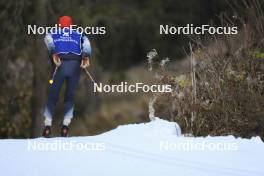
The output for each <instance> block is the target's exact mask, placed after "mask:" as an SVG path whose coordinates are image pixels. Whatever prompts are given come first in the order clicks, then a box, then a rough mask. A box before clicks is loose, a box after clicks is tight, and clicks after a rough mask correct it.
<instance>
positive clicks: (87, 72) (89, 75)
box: [84, 68, 102, 92]
mask: <svg viewBox="0 0 264 176" xmlns="http://www.w3.org/2000/svg"><path fill="white" fill-rule="evenodd" d="M84 70H85V73H86V74H87V75H88V77H89V78H90V79H91V81H92V82H93V84H94V85H95V86H96V89H97V91H98V92H102V90H101V89H100V87H98V86H97V83H96V82H95V81H94V79H93V77H92V75H91V74H90V73H89V71H88V70H87V69H86V68H85V69H84Z"/></svg>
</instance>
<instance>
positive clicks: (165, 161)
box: [97, 140, 264, 176]
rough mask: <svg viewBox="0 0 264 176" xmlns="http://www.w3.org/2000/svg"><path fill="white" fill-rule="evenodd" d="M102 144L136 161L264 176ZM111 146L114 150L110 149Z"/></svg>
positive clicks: (247, 175)
mask: <svg viewBox="0 0 264 176" xmlns="http://www.w3.org/2000/svg"><path fill="white" fill-rule="evenodd" d="M97 142H98V140H97ZM100 142H104V143H106V144H107V146H108V147H106V151H110V152H113V153H119V154H121V155H124V154H125V155H129V156H131V157H133V158H135V159H137V158H138V157H141V158H144V159H145V160H148V161H151V162H153V160H155V161H156V162H159V163H161V164H163V165H164V164H170V165H173V166H175V164H176V165H178V166H183V167H186V168H188V169H189V168H190V167H191V168H192V169H193V170H199V171H203V172H205V173H208V170H211V171H215V172H216V173H218V174H219V175H221V174H225V175H226V174H232V175H237V176H242V175H246V176H249V175H250V176H253V175H254V176H263V175H264V172H258V171H250V170H245V169H237V168H235V169H234V168H229V167H225V166H218V165H214V164H208V163H203V162H195V161H189V160H184V159H182V158H177V157H171V156H163V155H159V154H156V153H151V152H146V151H141V150H138V149H134V148H130V147H126V146H122V145H118V144H114V143H111V142H108V141H100ZM109 146H110V148H112V149H110V148H109ZM116 149H117V150H116ZM118 149H120V150H118Z"/></svg>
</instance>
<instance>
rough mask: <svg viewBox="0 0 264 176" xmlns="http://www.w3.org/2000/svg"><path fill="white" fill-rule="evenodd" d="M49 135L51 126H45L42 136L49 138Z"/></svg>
mask: <svg viewBox="0 0 264 176" xmlns="http://www.w3.org/2000/svg"><path fill="white" fill-rule="evenodd" d="M50 135H51V126H45V128H44V129H43V132H42V136H43V137H45V138H49V137H50Z"/></svg>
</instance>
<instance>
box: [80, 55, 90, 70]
mask: <svg viewBox="0 0 264 176" xmlns="http://www.w3.org/2000/svg"><path fill="white" fill-rule="evenodd" d="M89 65H90V61H89V57H84V58H83V59H82V63H81V68H83V69H85V68H87V67H88V66H89Z"/></svg>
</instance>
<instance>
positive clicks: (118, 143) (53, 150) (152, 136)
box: [0, 118, 264, 176]
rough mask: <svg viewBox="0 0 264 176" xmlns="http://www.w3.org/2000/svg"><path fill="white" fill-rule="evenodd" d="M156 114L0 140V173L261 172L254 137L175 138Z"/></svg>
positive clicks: (259, 146) (173, 127)
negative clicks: (84, 133)
mask: <svg viewBox="0 0 264 176" xmlns="http://www.w3.org/2000/svg"><path fill="white" fill-rule="evenodd" d="M177 130H179V128H178V127H177V124H176V123H172V122H168V121H165V120H161V119H158V118H156V119H155V120H154V121H152V122H149V123H145V124H131V125H123V126H119V127H118V128H116V129H114V130H112V131H109V132H107V133H104V134H101V135H97V136H89V137H70V138H59V137H58V138H50V139H44V138H37V139H31V140H11V139H9V140H0V151H1V153H0V165H1V175H9V176H17V175H21V176H35V175H38V176H42V175H43V176H44V175H45V176H46V175H54V176H56V175H59V176H61V175H63V176H68V175H69V176H71V175H77V176H87V175H93V176H97V175H98V176H104V175H107V176H111V175H115V176H119V175H120V176H123V175H126V176H130V175H131V176H135V175H139V176H141V175H151V176H163V175H166V176H175V175H187V176H188V175H203V176H207V175H208V176H209V175H210V176H212V175H214V176H218V175H225V176H226V175H230V176H236V175H239V176H244V175H248V176H254V175H256V176H263V175H264V171H263V162H264V159H263V156H264V150H263V149H264V144H263V142H262V141H261V140H260V138H258V137H255V138H252V139H250V140H248V139H241V138H238V139H235V138H234V137H233V136H227V137H206V138H203V137H199V138H194V137H183V136H180V137H179V136H178V134H179V131H177Z"/></svg>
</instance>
